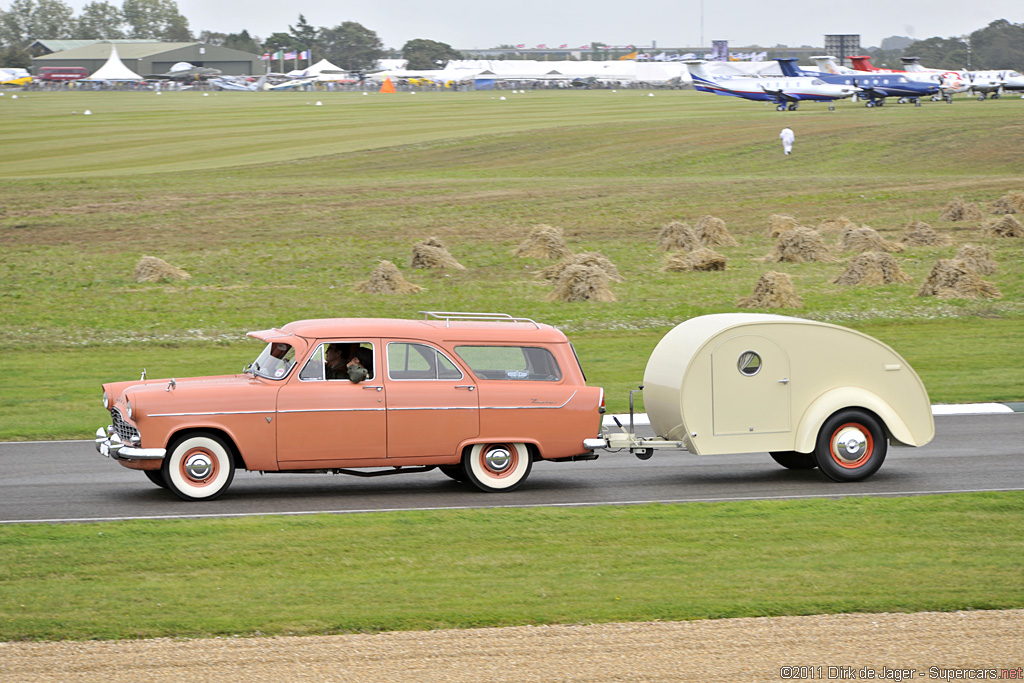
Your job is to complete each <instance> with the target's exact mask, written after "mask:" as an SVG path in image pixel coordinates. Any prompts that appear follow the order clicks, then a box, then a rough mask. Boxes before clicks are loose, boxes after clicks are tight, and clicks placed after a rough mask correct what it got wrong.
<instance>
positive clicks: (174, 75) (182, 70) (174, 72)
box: [146, 62, 223, 81]
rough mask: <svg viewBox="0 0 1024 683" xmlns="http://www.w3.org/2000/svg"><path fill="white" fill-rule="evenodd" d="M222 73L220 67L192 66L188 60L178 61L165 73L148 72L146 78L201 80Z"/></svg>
mask: <svg viewBox="0 0 1024 683" xmlns="http://www.w3.org/2000/svg"><path fill="white" fill-rule="evenodd" d="M221 73H223V72H222V71H221V70H220V69H213V68H210V67H206V66H193V65H192V64H189V63H188V62H178V63H177V64H175V65H174V66H172V67H171V69H170V71H168V72H167V73H165V74H149V75H147V76H146V78H160V79H163V80H168V81H201V80H206V79H210V78H215V77H217V76H220V75H221Z"/></svg>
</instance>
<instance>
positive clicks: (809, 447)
mask: <svg viewBox="0 0 1024 683" xmlns="http://www.w3.org/2000/svg"><path fill="white" fill-rule="evenodd" d="M844 408H864V409H865V410H869V411H871V412H872V413H874V414H875V415H877V416H878V418H879V419H880V420H881V421H882V423H883V424H884V427H885V431H886V433H887V434H888V436H889V437H891V438H892V439H895V440H896V441H898V442H900V443H904V444H908V445H911V446H916V445H919V444H917V443H915V440H914V437H913V435H912V433H911V431H910V428H909V427H908V426H907V423H906V422H905V421H904V420H903V418H901V417H900V415H899V413H897V412H896V410H895V409H893V407H892V406H891V405H889V403H888V402H887V401H885V400H884V399H882V398H880V397H879V396H878V395H877V394H874V393H872V392H870V391H868V390H866V389H861V388H860V387H838V388H835V389H830V390H829V391H826V392H825V393H824V394H822V395H821V396H819V397H818V398H816V399H815V400H814V401H813V402H812V403H811V405H809V406H808V407H807V410H805V411H804V413H803V415H802V416H801V417H800V422H799V426H798V427H797V431H796V443H795V447H794V450H796V451H797V452H800V453H811V452H813V451H814V444H815V442H816V441H817V438H818V431H819V430H820V429H821V425H823V424H824V423H825V420H827V419H828V418H829V416H830V415H832V414H834V413H835V412H837V411H839V410H843V409H844Z"/></svg>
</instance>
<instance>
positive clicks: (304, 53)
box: [299, 50, 309, 59]
mask: <svg viewBox="0 0 1024 683" xmlns="http://www.w3.org/2000/svg"><path fill="white" fill-rule="evenodd" d="M299 59H309V50H303V51H302V52H300V53H299Z"/></svg>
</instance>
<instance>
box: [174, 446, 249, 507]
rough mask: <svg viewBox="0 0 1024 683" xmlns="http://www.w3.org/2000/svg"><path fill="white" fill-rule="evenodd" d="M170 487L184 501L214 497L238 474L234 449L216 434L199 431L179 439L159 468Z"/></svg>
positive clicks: (211, 498) (225, 488) (212, 498)
mask: <svg viewBox="0 0 1024 683" xmlns="http://www.w3.org/2000/svg"><path fill="white" fill-rule="evenodd" d="M160 470H161V472H162V473H163V476H164V481H166V482H167V488H169V489H170V490H171V491H173V492H174V495H176V496H178V497H179V498H181V499H182V500H190V501H191V500H214V499H216V498H218V497H220V495H221V494H223V493H224V491H226V490H227V488H228V486H229V485H230V484H231V480H232V479H234V477H235V463H234V461H233V460H232V458H231V449H230V448H229V447H228V445H227V444H226V443H224V440H223V439H221V437H219V436H217V435H216V434H207V433H204V432H200V433H197V434H191V435H189V436H187V437H185V438H184V439H182V440H180V441H178V442H177V443H176V444H175V445H174V446H173V447H172V448H171V449H170V455H168V456H167V457H165V458H164V462H163V465H162V466H161V468H160Z"/></svg>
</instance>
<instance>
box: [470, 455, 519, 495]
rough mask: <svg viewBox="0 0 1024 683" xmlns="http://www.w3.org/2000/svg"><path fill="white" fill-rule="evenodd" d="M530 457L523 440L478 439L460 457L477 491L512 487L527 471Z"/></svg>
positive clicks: (516, 484)
mask: <svg viewBox="0 0 1024 683" xmlns="http://www.w3.org/2000/svg"><path fill="white" fill-rule="evenodd" d="M532 467H533V459H532V458H531V457H530V449H529V448H527V446H526V444H524V443H478V444H476V445H474V446H473V447H472V448H470V449H469V450H468V451H467V452H466V454H465V455H464V456H463V458H462V468H463V470H464V471H465V473H466V478H467V479H468V480H469V481H470V483H472V484H473V485H474V486H476V487H477V488H478V489H480V490H481V491H487V492H489V493H490V492H495V491H512V490H514V489H516V488H518V487H519V485H520V484H522V483H523V482H524V481H526V477H527V476H528V475H529V474H530V469H531V468H532Z"/></svg>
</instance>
